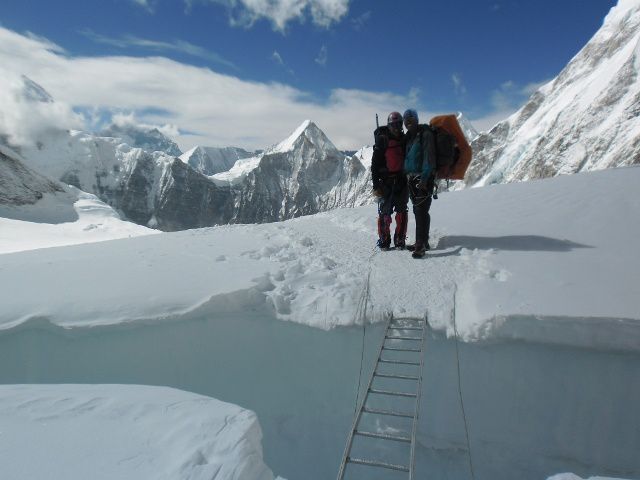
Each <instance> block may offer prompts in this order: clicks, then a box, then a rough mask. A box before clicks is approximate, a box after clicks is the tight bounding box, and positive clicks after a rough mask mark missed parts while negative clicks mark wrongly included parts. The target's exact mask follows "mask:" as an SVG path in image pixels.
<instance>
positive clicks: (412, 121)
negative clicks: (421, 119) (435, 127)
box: [402, 108, 418, 132]
mask: <svg viewBox="0 0 640 480" xmlns="http://www.w3.org/2000/svg"><path fill="white" fill-rule="evenodd" d="M402 118H403V119H404V126H405V127H407V130H408V131H410V132H412V131H415V130H416V129H417V128H418V112H416V111H415V110H414V109H413V108H408V109H407V110H405V111H404V113H403V114H402Z"/></svg>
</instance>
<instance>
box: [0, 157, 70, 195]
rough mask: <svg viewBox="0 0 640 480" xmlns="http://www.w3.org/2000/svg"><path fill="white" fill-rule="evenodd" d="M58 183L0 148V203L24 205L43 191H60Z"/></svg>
mask: <svg viewBox="0 0 640 480" xmlns="http://www.w3.org/2000/svg"><path fill="white" fill-rule="evenodd" d="M62 191H63V189H62V187H61V186H60V185H58V184H57V183H55V182H52V181H51V180H49V179H47V178H45V177H43V176H41V175H39V174H38V173H36V172H34V171H33V170H31V169H29V168H27V167H26V166H25V165H24V164H23V163H22V162H21V161H20V160H18V159H17V158H14V157H13V156H11V155H10V154H9V152H5V151H1V150H0V205H26V204H33V203H36V202H37V201H38V200H40V199H41V198H42V197H43V195H44V194H45V193H57V192H62Z"/></svg>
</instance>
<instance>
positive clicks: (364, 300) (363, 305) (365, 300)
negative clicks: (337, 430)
mask: <svg viewBox="0 0 640 480" xmlns="http://www.w3.org/2000/svg"><path fill="white" fill-rule="evenodd" d="M377 251H378V247H377V246H376V247H373V251H372V252H371V255H369V259H368V260H367V263H368V268H369V269H368V272H367V281H366V282H365V284H364V288H363V289H362V294H361V295H360V299H359V300H358V307H357V308H356V314H355V322H356V325H357V323H358V320H360V321H361V322H362V347H361V350H360V372H359V373H358V389H357V390H356V402H355V405H354V407H353V416H354V418H355V416H356V415H357V414H358V399H359V398H360V385H361V383H362V366H363V364H364V345H365V337H366V335H367V324H366V322H365V320H366V319H367V306H368V305H369V282H370V280H371V260H372V259H373V257H374V256H375V255H376V253H377Z"/></svg>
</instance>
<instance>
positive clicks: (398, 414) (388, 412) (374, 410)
mask: <svg viewBox="0 0 640 480" xmlns="http://www.w3.org/2000/svg"><path fill="white" fill-rule="evenodd" d="M362 411H363V412H366V413H373V414H375V415H389V416H391V417H404V418H413V415H412V414H410V413H402V412H392V411H391V410H378V409H377V408H369V407H364V408H363V409H362Z"/></svg>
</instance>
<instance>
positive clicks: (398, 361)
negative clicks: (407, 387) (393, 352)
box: [378, 358, 420, 366]
mask: <svg viewBox="0 0 640 480" xmlns="http://www.w3.org/2000/svg"><path fill="white" fill-rule="evenodd" d="M378 362H380V363H395V364H396V365H417V366H420V363H418V362H405V361H403V360H387V359H385V358H380V359H379V360H378Z"/></svg>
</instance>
